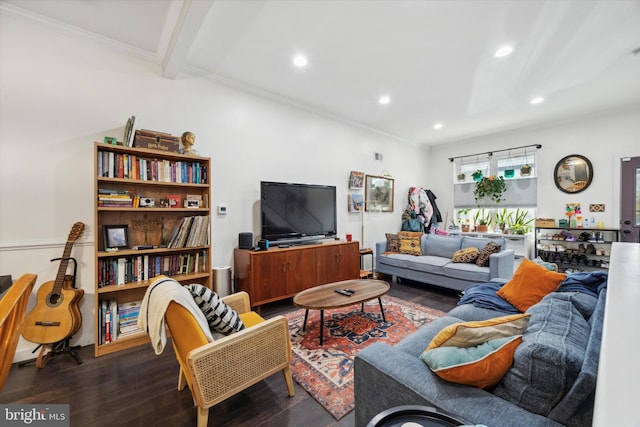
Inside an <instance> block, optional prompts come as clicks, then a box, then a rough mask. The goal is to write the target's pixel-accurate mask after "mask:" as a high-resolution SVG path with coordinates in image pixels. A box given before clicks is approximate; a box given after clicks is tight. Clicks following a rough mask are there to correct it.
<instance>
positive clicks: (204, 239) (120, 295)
mask: <svg viewBox="0 0 640 427" xmlns="http://www.w3.org/2000/svg"><path fill="white" fill-rule="evenodd" d="M210 166H211V161H210V159H209V158H208V157H200V156H192V155H184V154H179V153H173V152H164V151H157V150H151V149H145V148H133V147H124V146H119V145H110V144H104V143H100V142H96V143H95V148H94V169H95V170H94V176H95V179H94V194H95V201H94V206H95V209H94V212H95V213H94V224H95V227H94V233H95V242H96V244H95V277H94V285H95V293H94V309H95V323H94V333H95V356H96V357H98V356H103V355H106V354H110V353H114V352H117V351H120V350H124V349H127V348H130V347H133V346H137V345H140V344H143V343H148V342H149V339H148V337H147V335H146V334H145V333H144V332H142V331H140V332H130V333H129V334H124V335H119V334H118V333H117V332H116V334H115V336H113V338H112V339H111V342H106V339H105V338H106V336H105V331H104V327H103V323H104V322H103V320H104V319H103V317H104V316H103V305H104V304H103V302H105V303H107V305H110V304H109V303H111V302H112V301H113V302H115V304H116V305H121V304H123V303H129V302H132V301H141V300H142V298H143V296H144V294H145V292H146V290H147V287H148V286H149V284H150V283H151V280H152V279H153V277H154V276H157V275H159V274H166V275H168V276H170V277H173V278H174V279H176V280H178V281H179V282H180V283H183V284H187V283H199V284H202V285H205V286H207V287H209V288H211V243H210V240H209V239H210V215H211V209H210V194H211V190H210V180H209V176H210V175H209V174H210V172H211V169H210ZM151 199H152V200H153V202H154V203H153V206H144V207H143V206H141V205H143V204H147V205H148V202H149V200H151ZM163 199H164V200H163ZM171 199H173V200H174V203H173V206H171V201H170V200H171ZM178 199H179V200H180V203H179V205H178V204H177V203H175V201H176V200H178ZM187 199H190V200H196V202H189V205H190V206H191V207H186V204H185V200H187ZM141 201H142V203H141ZM144 201H146V202H147V203H144ZM194 204H195V205H199V207H193V206H194ZM185 218H189V225H190V227H188V230H187V227H185V229H184V230H182V233H184V234H183V235H184V237H185V238H184V239H183V240H184V242H183V244H182V245H178V246H176V245H177V243H176V242H177V241H178V240H174V243H175V244H174V245H171V244H170V243H171V241H172V235H173V234H174V230H176V229H178V228H179V227H180V225H181V223H182V222H183V220H184V219H185ZM105 226H126V227H123V228H126V230H127V234H128V245H127V247H120V248H118V249H117V250H113V249H111V248H108V244H107V242H105V235H104V228H105ZM191 226H192V227H191ZM191 233H193V234H191ZM114 317H115V316H114ZM123 319H124V318H123ZM123 323H126V322H123ZM130 323H132V322H130ZM112 329H114V330H115V331H117V325H114V327H113V328H112ZM110 335H113V334H110Z"/></svg>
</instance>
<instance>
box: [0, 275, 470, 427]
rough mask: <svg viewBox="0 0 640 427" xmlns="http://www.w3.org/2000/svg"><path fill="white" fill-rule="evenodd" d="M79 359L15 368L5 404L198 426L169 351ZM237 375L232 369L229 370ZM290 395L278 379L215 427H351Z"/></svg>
mask: <svg viewBox="0 0 640 427" xmlns="http://www.w3.org/2000/svg"><path fill="white" fill-rule="evenodd" d="M389 294H390V295H392V296H395V297H398V298H402V299H405V300H408V301H413V302H416V303H419V304H423V305H426V306H429V307H432V308H436V309H439V310H442V311H449V310H450V309H451V308H453V307H454V306H455V304H456V303H457V300H458V298H457V296H456V295H455V294H453V293H451V292H447V291H445V290H438V289H430V288H425V287H424V285H420V286H418V285H414V284H410V283H403V284H398V283H393V284H392V286H391V290H390V292H389ZM292 308H293V304H292V302H291V300H286V301H282V302H278V303H273V304H269V305H266V306H264V307H263V308H262V315H263V316H264V317H271V316H275V315H278V314H282V313H285V312H287V311H290V310H291V309H292ZM78 354H79V355H80V357H81V358H82V359H83V364H81V365H76V364H75V362H74V361H73V360H72V359H71V358H70V357H69V356H68V355H62V356H59V357H57V358H54V359H52V360H51V361H50V362H49V363H48V364H47V366H45V367H44V368H43V369H37V368H36V367H35V366H34V365H33V364H30V365H27V366H24V367H18V366H17V365H16V364H14V366H12V368H11V373H10V374H9V378H8V380H7V382H6V383H5V386H4V390H3V392H2V394H0V402H1V403H38V404H46V403H51V404H53V403H67V404H70V405H71V406H70V408H71V416H70V418H71V426H72V427H76V426H78V427H80V426H82V427H84V426H109V427H116V426H128V427H131V426H141V427H148V426H150V425H153V426H193V425H195V424H196V410H195V408H194V406H193V400H192V398H191V393H190V392H189V390H188V389H185V390H183V391H181V392H178V391H177V388H176V387H177V379H178V362H177V361H176V359H175V356H174V354H173V349H172V348H171V346H170V345H168V346H167V347H166V349H165V351H164V352H163V354H161V355H160V356H156V355H155V353H154V352H153V349H152V348H151V346H150V345H144V346H139V347H136V348H132V349H129V350H126V351H123V352H119V353H116V354H111V355H107V356H103V357H100V358H94V357H93V346H87V347H83V348H82V349H80V350H79V352H78ZM230 369H232V367H230ZM294 384H295V397H293V398H290V397H288V395H287V388H286V385H285V382H284V378H283V376H282V375H281V374H275V375H273V376H271V377H270V378H267V379H266V380H265V381H262V382H260V383H258V384H256V385H254V386H252V387H250V388H249V389H247V390H245V391H244V392H242V393H239V394H237V395H235V396H233V397H231V398H229V399H227V400H226V401H224V402H222V403H220V404H218V405H216V406H215V407H213V408H211V409H210V411H209V425H210V426H252V427H255V426H274V427H282V426H304V427H308V426H312V427H319V426H353V425H354V414H353V411H352V412H351V413H350V414H348V415H346V416H345V417H343V418H342V419H341V420H340V421H336V420H335V419H334V418H333V417H332V416H331V415H330V414H329V413H328V412H327V411H325V410H324V409H323V408H322V406H320V405H319V404H318V403H316V401H315V400H314V399H313V398H312V397H311V396H310V395H309V394H307V393H306V392H305V391H304V389H302V388H301V387H300V386H298V384H297V383H295V381H294Z"/></svg>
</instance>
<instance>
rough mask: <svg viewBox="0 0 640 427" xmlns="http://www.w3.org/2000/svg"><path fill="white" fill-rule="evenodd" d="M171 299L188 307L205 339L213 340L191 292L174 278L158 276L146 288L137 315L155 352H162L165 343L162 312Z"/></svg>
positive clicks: (163, 312)
mask: <svg viewBox="0 0 640 427" xmlns="http://www.w3.org/2000/svg"><path fill="white" fill-rule="evenodd" d="M171 301H175V302H177V303H178V304H180V305H182V306H183V307H185V308H186V309H188V310H189V311H190V312H191V313H192V314H193V316H194V317H195V318H196V320H197V321H198V323H199V324H200V328H202V331H203V332H204V334H205V336H206V337H207V340H208V341H209V342H212V341H213V336H212V335H211V330H210V329H209V324H208V323H207V319H206V318H205V317H204V314H203V313H202V311H201V310H200V308H199V307H198V304H196V302H195V300H194V299H193V297H192V296H191V292H189V291H188V290H187V289H186V288H185V287H184V286H182V285H181V284H180V283H179V282H177V281H176V280H174V279H170V278H168V277H165V276H160V277H158V278H157V279H155V280H154V281H153V282H151V284H150V285H149V287H148V288H147V292H146V293H145V294H144V298H143V299H142V304H141V306H140V314H139V315H138V327H139V328H140V329H142V330H143V331H145V332H146V333H147V334H148V335H149V338H151V345H152V346H153V349H154V351H155V352H156V354H160V353H162V351H163V350H164V347H165V345H166V344H167V332H166V330H165V326H164V325H165V324H164V314H165V312H166V311H167V307H169V303H170V302H171Z"/></svg>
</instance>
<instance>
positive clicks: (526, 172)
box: [520, 164, 531, 176]
mask: <svg viewBox="0 0 640 427" xmlns="http://www.w3.org/2000/svg"><path fill="white" fill-rule="evenodd" d="M529 175H531V166H529V164H526V165H524V166H522V167H521V168H520V176H529Z"/></svg>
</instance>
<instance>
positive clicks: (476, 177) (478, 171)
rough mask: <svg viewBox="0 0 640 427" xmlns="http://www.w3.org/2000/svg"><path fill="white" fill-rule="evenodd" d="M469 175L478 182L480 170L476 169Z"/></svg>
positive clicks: (480, 177)
mask: <svg viewBox="0 0 640 427" xmlns="http://www.w3.org/2000/svg"><path fill="white" fill-rule="evenodd" d="M471 176H472V177H473V180H474V181H476V182H478V181H480V180H481V179H482V171H481V170H480V169H478V170H476V171H475V172H474V173H472V174H471Z"/></svg>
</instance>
